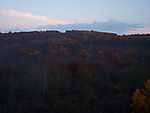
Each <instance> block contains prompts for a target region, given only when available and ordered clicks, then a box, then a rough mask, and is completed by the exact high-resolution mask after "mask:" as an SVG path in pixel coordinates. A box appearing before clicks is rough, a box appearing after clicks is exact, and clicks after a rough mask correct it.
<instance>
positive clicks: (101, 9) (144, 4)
mask: <svg viewBox="0 0 150 113" xmlns="http://www.w3.org/2000/svg"><path fill="white" fill-rule="evenodd" d="M111 21H115V22H119V23H123V25H124V24H126V25H131V26H133V25H135V24H136V25H139V26H141V27H137V26H135V27H129V28H128V31H127V33H150V0H0V31H5V30H8V29H9V30H11V29H13V28H20V29H22V28H29V29H30V28H34V27H37V26H41V25H43V26H44V25H57V24H63V25H64V24H80V23H87V24H89V23H96V22H98V23H107V22H111ZM113 25H114V26H115V24H113ZM91 29H92V28H91ZM106 31H107V29H106ZM116 32H117V31H116Z"/></svg>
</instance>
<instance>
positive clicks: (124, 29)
mask: <svg viewBox="0 0 150 113" xmlns="http://www.w3.org/2000/svg"><path fill="white" fill-rule="evenodd" d="M74 23H76V22H71V21H62V20H57V19H50V18H48V17H46V16H40V15H35V14H32V13H30V12H21V11H18V10H14V9H0V32H8V31H31V30H42V29H46V30H59V31H65V30H73V29H78V30H96V31H103V32H114V33H118V34H127V33H129V34H133V33H150V27H144V26H143V25H141V24H131V23H127V22H121V21H117V20H111V21H105V22H95V23H89V22H87V21H85V23H80V22H78V23H76V24H74Z"/></svg>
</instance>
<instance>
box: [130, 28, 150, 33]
mask: <svg viewBox="0 0 150 113" xmlns="http://www.w3.org/2000/svg"><path fill="white" fill-rule="evenodd" d="M128 33H129V34H137V33H140V34H143V33H144V34H150V27H148V26H145V27H143V28H133V29H129V31H128Z"/></svg>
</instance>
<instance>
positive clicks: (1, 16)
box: [0, 9, 68, 29]
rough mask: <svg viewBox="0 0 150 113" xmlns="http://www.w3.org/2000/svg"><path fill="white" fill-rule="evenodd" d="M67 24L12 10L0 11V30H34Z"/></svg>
mask: <svg viewBox="0 0 150 113" xmlns="http://www.w3.org/2000/svg"><path fill="white" fill-rule="evenodd" d="M48 24H50V25H55V24H68V22H66V21H62V20H57V19H50V18H48V17H46V16H39V15H34V14H32V13H30V12H21V11H17V10H14V9H0V29H7V28H9V29H10V28H34V27H36V26H39V25H48Z"/></svg>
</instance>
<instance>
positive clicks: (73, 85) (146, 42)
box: [0, 30, 150, 113]
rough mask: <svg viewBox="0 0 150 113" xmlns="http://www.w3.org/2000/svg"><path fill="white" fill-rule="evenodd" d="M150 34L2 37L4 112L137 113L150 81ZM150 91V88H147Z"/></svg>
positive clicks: (0, 86)
mask: <svg viewBox="0 0 150 113" xmlns="http://www.w3.org/2000/svg"><path fill="white" fill-rule="evenodd" d="M149 49H150V35H148V34H146V35H144V34H143V35H123V36H120V35H117V34H114V33H103V32H96V31H77V30H73V31H66V32H65V33H61V32H58V31H46V32H20V33H1V34H0V91H1V92H0V110H1V111H2V113H131V112H132V106H131V104H132V103H131V97H132V95H133V92H134V91H135V90H136V89H138V88H139V89H141V88H143V83H144V81H146V80H148V79H150V70H149V67H150V51H149ZM147 89H148V88H147Z"/></svg>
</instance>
